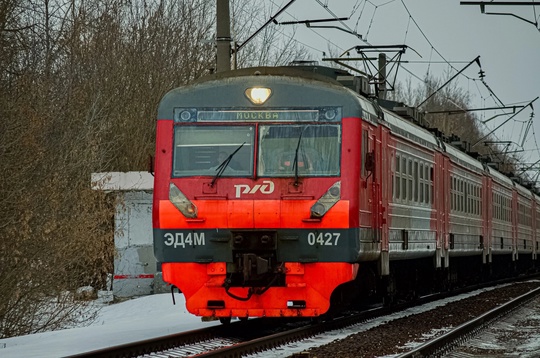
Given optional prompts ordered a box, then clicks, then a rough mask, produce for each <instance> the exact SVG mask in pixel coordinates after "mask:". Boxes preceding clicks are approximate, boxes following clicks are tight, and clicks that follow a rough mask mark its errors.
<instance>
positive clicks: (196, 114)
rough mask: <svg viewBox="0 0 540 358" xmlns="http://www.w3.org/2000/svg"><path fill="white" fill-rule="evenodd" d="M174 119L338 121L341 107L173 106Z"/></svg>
mask: <svg viewBox="0 0 540 358" xmlns="http://www.w3.org/2000/svg"><path fill="white" fill-rule="evenodd" d="M174 120H175V122H177V123H180V122H323V121H324V122H339V121H341V108H339V107H320V108H305V109H288V108H287V109H281V108H280V109H260V110H253V109H246V108H242V109H229V108H227V109H221V108H175V109H174Z"/></svg>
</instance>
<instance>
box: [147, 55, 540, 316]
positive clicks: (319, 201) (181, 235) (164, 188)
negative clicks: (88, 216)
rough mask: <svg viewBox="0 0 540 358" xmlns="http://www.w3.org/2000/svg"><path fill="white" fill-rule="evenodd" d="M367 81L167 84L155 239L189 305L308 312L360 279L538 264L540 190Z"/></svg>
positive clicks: (222, 78) (373, 287) (220, 79)
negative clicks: (412, 115) (383, 100)
mask: <svg viewBox="0 0 540 358" xmlns="http://www.w3.org/2000/svg"><path fill="white" fill-rule="evenodd" d="M362 89H365V82H364V81H362V78H359V77H354V76H351V75H349V74H348V73H347V72H345V71H341V70H336V69H331V68H327V67H322V66H305V67H294V66H291V67H276V68H269V67H260V68H251V69H242V70H235V71H230V72H224V73H218V74H214V75H211V76H209V77H206V78H203V79H200V80H198V81H197V82H195V83H193V84H191V85H189V86H185V87H181V88H177V89H174V90H172V91H170V92H169V93H168V94H167V95H166V96H165V97H164V98H163V99H162V101H161V103H160V105H159V110H158V120H157V141H156V157H155V158H156V160H155V185H154V201H153V228H154V250H155V255H156V258H157V260H158V262H159V263H161V270H162V273H163V280H164V281H165V282H167V283H169V284H171V285H173V286H176V287H178V288H179V289H180V290H181V291H182V292H183V293H184V295H185V300H186V305H187V309H188V310H189V312H191V313H193V314H195V315H199V316H208V317H216V318H220V319H221V320H222V321H227V319H230V317H240V318H247V317H261V316H265V317H293V316H294V317H298V316H303V317H313V316H320V315H322V314H324V313H325V312H327V311H328V310H329V308H330V307H331V304H332V306H333V305H334V304H337V303H339V302H341V301H342V300H344V299H345V298H346V297H347V296H349V293H351V292H353V291H354V292H355V293H361V294H363V295H371V294H373V293H374V292H377V293H381V292H382V293H384V295H385V297H387V298H388V297H393V295H394V294H395V293H396V292H400V290H402V291H408V292H413V291H414V290H417V289H418V287H421V286H422V283H423V282H427V281H431V282H433V283H435V284H437V283H439V284H441V285H446V284H448V283H451V282H453V281H456V280H463V279H465V280H467V279H473V278H477V277H481V276H482V275H486V274H490V273H493V272H504V271H508V270H514V269H515V268H516V267H519V266H523V267H533V266H534V263H535V262H536V260H537V252H538V245H539V242H540V225H539V222H538V220H539V219H540V212H539V210H540V209H539V208H540V205H538V203H540V198H539V197H538V196H536V195H535V194H534V193H532V192H531V191H530V190H529V189H526V188H525V187H523V186H521V185H519V184H517V183H515V182H513V181H512V180H510V179H508V178H507V177H506V176H504V175H502V174H500V173H498V172H497V171H495V170H493V169H491V168H490V167H488V166H486V165H484V164H482V163H481V162H479V161H477V160H475V159H473V158H472V157H471V156H469V155H467V154H465V153H463V152H461V151H459V150H458V149H456V148H454V147H453V146H451V145H449V144H448V143H445V142H444V141H443V140H441V139H440V138H439V137H437V136H436V135H434V134H433V133H431V132H430V131H428V130H426V129H424V128H422V127H420V126H417V125H415V124H414V123H413V122H412V121H410V120H407V119H405V118H404V117H402V116H400V115H398V114H396V111H393V110H388V109H384V108H382V107H381V106H380V105H379V104H377V103H376V102H374V101H371V100H369V99H368V98H367V97H366V96H364V95H362V93H363V90H362ZM404 109H405V110H409V111H410V108H404ZM518 264H520V265H518Z"/></svg>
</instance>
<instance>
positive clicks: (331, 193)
mask: <svg viewBox="0 0 540 358" xmlns="http://www.w3.org/2000/svg"><path fill="white" fill-rule="evenodd" d="M340 196H341V182H340V181H338V182H335V183H334V185H332V186H331V187H330V188H329V189H328V190H327V191H326V193H324V195H323V196H321V198H320V199H319V200H317V202H316V203H315V204H313V206H312V207H311V217H312V218H322V217H323V216H324V215H325V214H326V213H327V212H328V210H330V208H332V206H334V205H335V204H336V203H337V202H338V201H339V198H340Z"/></svg>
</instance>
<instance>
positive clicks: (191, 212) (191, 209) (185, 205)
mask: <svg viewBox="0 0 540 358" xmlns="http://www.w3.org/2000/svg"><path fill="white" fill-rule="evenodd" d="M169 200H170V201H171V203H173V205H174V206H175V207H176V208H177V209H178V210H180V212H181V213H182V214H183V215H184V216H185V217H186V218H190V219H193V218H196V217H197V207H196V206H195V204H193V203H192V202H191V201H190V200H189V199H188V198H187V197H186V196H185V195H184V193H182V192H181V191H180V189H178V187H177V186H176V185H174V184H173V183H171V185H170V186H169Z"/></svg>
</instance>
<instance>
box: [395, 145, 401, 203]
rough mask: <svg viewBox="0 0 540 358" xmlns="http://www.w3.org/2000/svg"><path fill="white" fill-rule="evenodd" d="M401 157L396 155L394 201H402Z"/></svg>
mask: <svg viewBox="0 0 540 358" xmlns="http://www.w3.org/2000/svg"><path fill="white" fill-rule="evenodd" d="M400 163H401V156H400V155H399V154H396V170H395V173H394V199H396V200H400V199H401V190H400V189H401V165H400Z"/></svg>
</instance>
